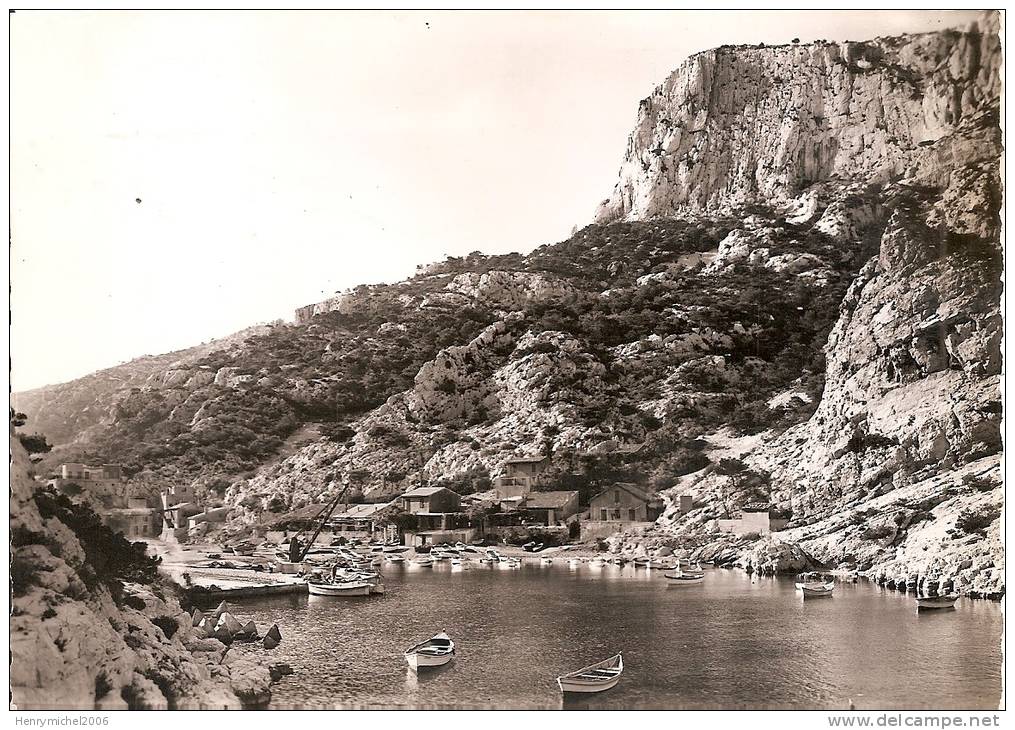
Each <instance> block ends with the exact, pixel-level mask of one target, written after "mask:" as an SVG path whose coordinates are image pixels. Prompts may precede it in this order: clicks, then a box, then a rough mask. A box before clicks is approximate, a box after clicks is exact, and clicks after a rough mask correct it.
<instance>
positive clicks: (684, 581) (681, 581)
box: [663, 568, 705, 585]
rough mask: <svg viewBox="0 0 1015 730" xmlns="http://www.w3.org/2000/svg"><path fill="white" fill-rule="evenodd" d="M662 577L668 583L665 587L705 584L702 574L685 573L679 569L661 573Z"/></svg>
mask: <svg viewBox="0 0 1015 730" xmlns="http://www.w3.org/2000/svg"><path fill="white" fill-rule="evenodd" d="M663 577H664V578H666V579H667V580H668V581H669V582H668V583H667V585H694V584H696V583H704V582H705V574H704V573H685V572H683V571H681V570H680V569H679V568H678V569H677V570H670V571H667V572H665V573H663Z"/></svg>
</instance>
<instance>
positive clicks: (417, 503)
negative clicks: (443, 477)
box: [398, 487, 462, 515]
mask: <svg viewBox="0 0 1015 730" xmlns="http://www.w3.org/2000/svg"><path fill="white" fill-rule="evenodd" d="M398 502H399V506H400V507H401V508H402V509H404V510H405V511H406V512H408V513H410V514H414V515H418V514H427V513H433V514H441V513H445V512H460V511H461V510H462V497H461V496H460V495H459V494H458V492H453V491H451V490H450V489H448V488H446V487H417V488H416V489H410V490H409V491H408V492H406V493H405V494H403V495H402V496H401V497H399V498H398Z"/></svg>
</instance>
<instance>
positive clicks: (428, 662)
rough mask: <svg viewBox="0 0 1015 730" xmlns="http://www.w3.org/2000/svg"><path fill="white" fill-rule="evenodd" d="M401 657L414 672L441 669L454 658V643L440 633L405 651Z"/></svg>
mask: <svg viewBox="0 0 1015 730" xmlns="http://www.w3.org/2000/svg"><path fill="white" fill-rule="evenodd" d="M403 656H404V657H405V663H406V664H408V665H409V668H410V669H412V670H413V671H414V672H418V671H420V670H423V669H433V668H434V667H443V666H444V665H445V664H447V663H448V662H450V661H451V660H452V659H454V658H455V642H453V641H452V640H451V637H450V636H448V635H447V634H445V633H440V634H437V635H436V636H434V637H433V638H431V639H429V640H427V641H424V642H423V643H422V644H417V645H416V646H414V647H412V648H411V649H408V650H406V651H405V652H404V653H403Z"/></svg>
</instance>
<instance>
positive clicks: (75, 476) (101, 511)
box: [48, 463, 162, 538]
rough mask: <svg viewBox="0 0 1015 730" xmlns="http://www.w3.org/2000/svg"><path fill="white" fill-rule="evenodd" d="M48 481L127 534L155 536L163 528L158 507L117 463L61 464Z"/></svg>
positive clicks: (127, 535)
mask: <svg viewBox="0 0 1015 730" xmlns="http://www.w3.org/2000/svg"><path fill="white" fill-rule="evenodd" d="M48 484H49V486H51V487H54V488H55V489H56V490H57V491H59V492H61V493H63V494H66V495H68V496H69V497H72V498H76V499H80V500H83V501H86V502H88V503H89V504H91V505H92V506H93V508H94V509H95V512H96V514H98V515H99V517H100V518H101V519H102V522H103V524H105V525H106V526H107V527H109V528H110V529H112V530H116V531H117V532H122V533H123V534H124V536H126V537H128V538H131V537H154V536H156V535H158V534H159V532H160V531H161V529H162V516H161V514H160V511H159V510H158V509H157V508H155V507H153V506H152V505H150V504H149V503H148V498H147V497H146V496H144V495H143V494H138V493H136V492H135V491H134V490H133V489H132V488H131V486H130V485H129V484H128V482H127V477H126V476H124V474H123V467H122V466H121V465H120V464H102V465H100V466H89V465H87V464H79V463H67V464H61V465H60V469H59V471H58V472H57V476H56V477H54V478H53V479H50V480H49V482H48Z"/></svg>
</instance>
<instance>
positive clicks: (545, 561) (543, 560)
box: [539, 558, 553, 565]
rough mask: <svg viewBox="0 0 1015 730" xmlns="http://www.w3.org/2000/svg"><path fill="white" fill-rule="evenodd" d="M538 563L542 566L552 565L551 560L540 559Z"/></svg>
mask: <svg viewBox="0 0 1015 730" xmlns="http://www.w3.org/2000/svg"><path fill="white" fill-rule="evenodd" d="M539 562H540V564H542V565H553V558H540V559H539Z"/></svg>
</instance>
